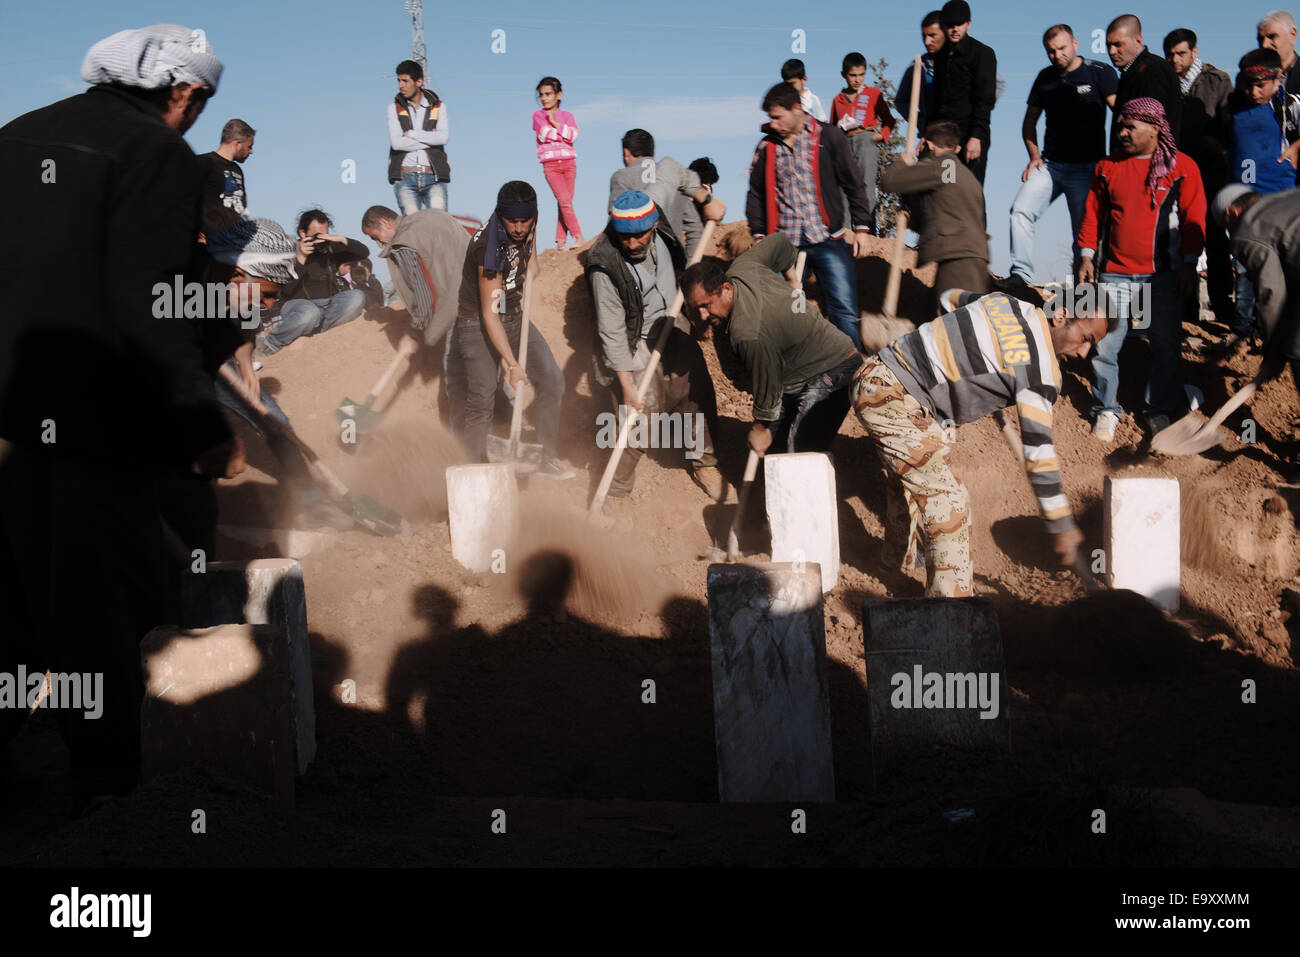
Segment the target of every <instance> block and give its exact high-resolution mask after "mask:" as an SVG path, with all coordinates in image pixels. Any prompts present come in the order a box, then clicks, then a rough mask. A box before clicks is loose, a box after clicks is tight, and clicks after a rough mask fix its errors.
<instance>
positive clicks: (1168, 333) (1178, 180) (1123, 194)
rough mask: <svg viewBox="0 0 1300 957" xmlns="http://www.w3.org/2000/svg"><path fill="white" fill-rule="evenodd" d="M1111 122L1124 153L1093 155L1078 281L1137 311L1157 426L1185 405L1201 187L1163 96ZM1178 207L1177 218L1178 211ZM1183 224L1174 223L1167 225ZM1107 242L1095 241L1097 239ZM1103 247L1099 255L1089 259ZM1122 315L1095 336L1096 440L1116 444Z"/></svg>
mask: <svg viewBox="0 0 1300 957" xmlns="http://www.w3.org/2000/svg"><path fill="white" fill-rule="evenodd" d="M1115 122H1116V124H1117V126H1118V128H1119V144H1120V152H1117V153H1114V154H1112V155H1111V156H1109V157H1107V158H1106V159H1104V160H1101V161H1100V162H1098V163H1097V170H1096V172H1095V173H1094V174H1093V179H1092V189H1091V190H1090V191H1089V192H1088V203H1087V206H1086V207H1085V209H1084V214H1083V226H1082V227H1081V228H1080V230H1079V255H1080V263H1081V264H1080V266H1079V277H1078V278H1079V282H1081V283H1083V282H1092V281H1094V280H1100V282H1101V283H1102V284H1103V285H1104V286H1106V287H1107V289H1108V291H1109V292H1110V295H1111V296H1112V297H1113V298H1114V300H1115V307H1116V310H1117V311H1118V313H1119V315H1120V317H1121V318H1123V319H1136V320H1138V321H1137V322H1135V323H1134V326H1133V327H1134V328H1135V329H1142V330H1145V331H1146V333H1147V336H1148V338H1149V339H1150V341H1151V374H1150V376H1149V378H1148V379H1147V388H1146V400H1145V404H1144V408H1143V416H1144V418H1145V419H1146V424H1147V428H1148V429H1149V430H1150V431H1151V432H1152V433H1155V432H1159V431H1160V430H1161V429H1163V428H1165V427H1166V426H1168V425H1169V423H1170V420H1171V416H1173V415H1174V414H1175V413H1176V412H1177V411H1178V410H1179V409H1180V407H1181V406H1182V404H1183V388H1182V372H1181V365H1182V357H1181V355H1180V353H1179V349H1180V344H1181V341H1182V331H1183V321H1182V316H1183V309H1182V300H1183V298H1184V297H1186V296H1189V295H1192V294H1194V293H1195V292H1196V289H1197V284H1198V279H1197V276H1196V261H1197V259H1199V258H1200V256H1201V250H1202V249H1204V248H1205V191H1204V189H1203V188H1202V186H1201V173H1200V171H1199V170H1198V169H1197V168H1196V164H1195V163H1194V162H1193V161H1192V159H1191V157H1189V156H1187V155H1186V154H1185V153H1180V152H1178V148H1177V146H1175V143H1174V133H1173V130H1171V129H1170V128H1169V121H1168V120H1166V119H1165V108H1164V107H1163V106H1162V105H1161V104H1160V101H1159V100H1156V99H1153V98H1152V97H1149V96H1140V97H1138V98H1137V99H1135V100H1129V101H1128V102H1127V103H1125V104H1124V106H1123V107H1122V108H1121V110H1120V112H1119V115H1118V116H1117V117H1116V119H1115ZM1175 210H1177V213H1178V216H1177V220H1174V218H1173V213H1174V211H1175ZM1174 222H1177V224H1178V225H1176V226H1174V225H1171V223H1174ZM1103 236H1104V237H1105V245H1104V246H1102V247H1101V248H1099V241H1100V238H1101V237H1103ZM1098 253H1100V262H1099V263H1098V264H1097V265H1096V266H1094V265H1093V260H1094V258H1097V257H1098ZM1128 328H1129V327H1128V324H1127V322H1124V323H1120V324H1119V325H1118V326H1116V328H1115V329H1114V330H1112V331H1111V332H1109V333H1107V335H1106V338H1104V339H1103V340H1102V341H1101V342H1099V343H1097V352H1096V355H1095V356H1094V357H1093V360H1092V372H1093V386H1092V394H1093V398H1094V400H1095V402H1094V405H1093V407H1092V414H1093V416H1094V417H1095V418H1094V422H1093V427H1092V435H1093V438H1095V439H1097V440H1099V441H1101V442H1110V441H1112V440H1113V439H1114V438H1115V427H1116V425H1118V424H1119V417H1120V416H1121V415H1123V413H1124V410H1123V409H1122V408H1121V407H1120V405H1119V400H1118V395H1119V352H1120V349H1121V348H1122V347H1123V345H1124V337H1125V336H1126V335H1127V334H1128Z"/></svg>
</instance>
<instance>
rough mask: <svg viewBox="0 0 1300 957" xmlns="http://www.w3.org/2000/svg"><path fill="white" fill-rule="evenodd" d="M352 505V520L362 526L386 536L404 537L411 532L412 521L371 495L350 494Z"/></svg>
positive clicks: (349, 500)
mask: <svg viewBox="0 0 1300 957" xmlns="http://www.w3.org/2000/svg"><path fill="white" fill-rule="evenodd" d="M347 498H348V504H349V505H351V506H352V520H353V521H354V522H356V523H357V524H358V525H360V526H361V527H362V528H365V529H368V530H370V531H372V532H374V533H375V534H376V535H383V536H385V537H386V538H392V537H400V538H404V537H406V536H407V535H410V534H411V526H410V523H408V522H407V521H406V519H404V518H402V516H401V515H398V514H397V513H396V512H394V511H393V510H392V509H391V508H389V507H388V506H387V505H383V504H381V503H379V502H376V501H375V500H374V499H373V498H371V497H370V496H369V495H351V494H349V495H348V497H347Z"/></svg>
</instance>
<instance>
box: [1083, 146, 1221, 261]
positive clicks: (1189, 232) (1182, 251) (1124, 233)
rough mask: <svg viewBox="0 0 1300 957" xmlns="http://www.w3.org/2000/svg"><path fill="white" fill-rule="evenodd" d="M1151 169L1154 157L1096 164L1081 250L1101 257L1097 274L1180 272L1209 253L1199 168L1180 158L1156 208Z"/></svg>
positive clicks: (1112, 158) (1161, 188) (1114, 156)
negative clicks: (1185, 264)
mask: <svg viewBox="0 0 1300 957" xmlns="http://www.w3.org/2000/svg"><path fill="white" fill-rule="evenodd" d="M1150 168H1151V157H1150V156H1121V155H1120V154H1118V153H1115V154H1112V155H1111V156H1109V157H1107V158H1106V159H1103V160H1100V161H1098V163H1097V168H1096V171H1095V172H1094V173H1093V177H1092V189H1090V190H1089V191H1088V202H1087V206H1086V207H1085V209H1084V213H1083V225H1082V226H1080V227H1079V237H1078V239H1079V248H1080V249H1081V250H1084V251H1087V250H1094V251H1096V252H1098V253H1100V255H1097V256H1096V260H1097V266H1098V268H1097V272H1098V273H1102V272H1116V273H1124V274H1125V275H1145V274H1149V273H1156V272H1163V271H1165V270H1170V269H1177V268H1178V267H1179V266H1180V265H1181V264H1182V263H1183V262H1187V261H1191V262H1195V261H1196V259H1197V258H1198V257H1199V256H1200V255H1201V250H1202V249H1204V248H1205V188H1204V187H1203V186H1202V185H1201V171H1200V170H1199V169H1197V168H1196V163H1195V162H1194V161H1193V160H1192V158H1191V157H1190V156H1188V155H1187V154H1186V153H1179V154H1178V158H1177V160H1176V162H1175V163H1174V169H1173V172H1171V173H1169V174H1167V175H1166V176H1164V177H1163V178H1162V179H1161V180H1160V182H1159V183H1158V184H1157V187H1156V196H1157V200H1156V208H1155V209H1152V208H1151V197H1150V196H1149V195H1148V193H1147V172H1148V170H1149V169H1150ZM1174 210H1177V211H1178V222H1177V223H1174V222H1173V213H1174ZM1099 243H1100V246H1099Z"/></svg>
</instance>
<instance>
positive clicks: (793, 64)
mask: <svg viewBox="0 0 1300 957" xmlns="http://www.w3.org/2000/svg"><path fill="white" fill-rule="evenodd" d="M781 79H782V80H784V81H785V82H786V83H789V84H790V85H791V86H792V87H794V88H795V89H796V90H798V91H799V103H800V105H801V106H802V107H803V109H804V112H805V113H811V114H812V115H813V116H815V117H816V118H817V121H818V122H820V123H825V122H826V108H825V107H824V106H822V101H821V98H820V97H819V96H818V95H817V94H816V93H814V92H813V91H812V90H810V89H808V71H807V70H805V69H804V65H803V60H786V61H785V62H784V63H782V64H781Z"/></svg>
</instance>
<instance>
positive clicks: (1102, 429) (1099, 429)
mask: <svg viewBox="0 0 1300 957" xmlns="http://www.w3.org/2000/svg"><path fill="white" fill-rule="evenodd" d="M1117 425H1119V416H1118V415H1116V414H1115V413H1114V412H1101V413H1099V414H1098V415H1097V421H1096V422H1094V423H1093V424H1092V437H1093V438H1094V439H1096V440H1097V441H1098V442H1114V441H1115V426H1117Z"/></svg>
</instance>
